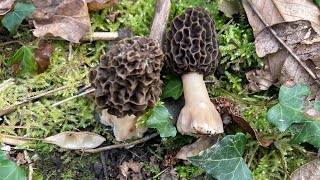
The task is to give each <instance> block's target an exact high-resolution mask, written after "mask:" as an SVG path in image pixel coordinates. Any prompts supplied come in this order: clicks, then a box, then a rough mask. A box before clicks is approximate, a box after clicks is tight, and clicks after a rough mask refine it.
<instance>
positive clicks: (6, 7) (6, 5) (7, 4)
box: [0, 0, 16, 16]
mask: <svg viewBox="0 0 320 180" xmlns="http://www.w3.org/2000/svg"><path fill="white" fill-rule="evenodd" d="M15 1H16V0H2V1H0V16H2V15H5V14H7V13H8V12H9V11H10V10H11V8H12V7H13V4H14V3H15Z"/></svg>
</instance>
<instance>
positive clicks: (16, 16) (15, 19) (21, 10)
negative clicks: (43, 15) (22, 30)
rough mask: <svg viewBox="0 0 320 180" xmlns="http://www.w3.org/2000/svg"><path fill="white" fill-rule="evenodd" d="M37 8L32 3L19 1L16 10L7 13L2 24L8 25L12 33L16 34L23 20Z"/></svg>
mask: <svg viewBox="0 0 320 180" xmlns="http://www.w3.org/2000/svg"><path fill="white" fill-rule="evenodd" d="M35 10H36V8H35V7H34V6H33V5H32V4H30V3H24V2H18V3H17V4H16V5H15V7H14V11H13V12H10V13H8V14H6V15H5V16H4V17H3V19H2V25H3V26H4V27H6V28H7V29H8V30H9V31H10V33H11V34H16V30H17V29H18V27H19V26H20V24H21V23H22V21H23V20H24V19H25V18H26V17H27V16H28V15H29V14H31V13H32V12H33V11H35Z"/></svg>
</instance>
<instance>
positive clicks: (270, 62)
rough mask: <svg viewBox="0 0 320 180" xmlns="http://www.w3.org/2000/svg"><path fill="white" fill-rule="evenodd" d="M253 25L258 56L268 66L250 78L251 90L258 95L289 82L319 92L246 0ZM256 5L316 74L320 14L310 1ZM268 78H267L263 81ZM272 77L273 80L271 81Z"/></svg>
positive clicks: (273, 0) (254, 2)
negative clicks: (260, 92) (306, 86)
mask: <svg viewBox="0 0 320 180" xmlns="http://www.w3.org/2000/svg"><path fill="white" fill-rule="evenodd" d="M242 2H243V6H244V8H245V11H246V13H247V17H248V20H249V23H250V25H251V26H252V28H253V31H254V35H255V37H256V40H255V45H256V51H257V55H258V56H259V57H264V58H265V60H266V63H265V64H266V65H265V68H264V69H263V70H261V71H260V73H256V72H254V71H253V72H249V74H247V77H249V78H248V80H249V85H248V86H247V88H248V89H249V90H251V91H254V92H258V91H261V90H266V89H268V88H269V87H270V86H271V85H272V83H271V82H275V83H276V84H275V85H277V86H281V85H282V84H283V83H285V82H287V81H294V82H296V83H303V84H305V85H309V86H311V87H312V89H313V92H316V91H318V87H317V86H316V83H315V81H314V80H313V78H312V77H311V76H310V75H309V73H307V71H306V70H305V69H304V68H303V67H302V66H301V65H300V64H299V63H298V62H297V60H295V59H294V58H293V57H292V56H291V55H290V54H289V53H288V52H287V50H285V49H284V47H283V46H282V45H281V44H280V43H279V42H278V41H277V40H276V39H275V37H274V36H273V35H272V34H271V32H270V31H269V30H268V29H267V28H265V25H264V24H263V23H262V21H261V20H260V19H259V17H258V16H257V15H256V14H255V13H254V11H253V10H252V8H251V7H250V5H249V4H248V0H242ZM252 3H253V5H254V6H255V8H256V9H257V11H259V13H260V14H261V16H262V17H263V19H264V20H265V21H266V22H267V23H268V24H269V25H270V26H271V28H272V29H274V30H275V32H276V33H277V35H278V36H279V38H280V39H282V40H283V41H284V42H285V43H286V45H287V46H288V47H289V48H291V49H292V50H293V52H294V53H295V54H297V55H298V56H299V57H300V58H301V59H302V60H303V61H304V62H305V63H306V65H307V66H308V67H309V68H310V69H311V70H312V71H313V73H314V74H319V70H317V69H316V67H317V66H318V65H320V62H319V58H318V57H320V51H319V50H318V49H319V47H320V43H319V40H320V36H319V33H320V20H319V16H320V11H319V9H318V7H317V6H316V5H315V4H314V3H313V2H312V1H310V0H281V1H280V0H272V1H258V0H253V1H252ZM263 74H267V78H266V77H263ZM270 75H271V77H272V79H271V78H270Z"/></svg>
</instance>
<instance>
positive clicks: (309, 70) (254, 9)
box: [247, 0, 320, 84]
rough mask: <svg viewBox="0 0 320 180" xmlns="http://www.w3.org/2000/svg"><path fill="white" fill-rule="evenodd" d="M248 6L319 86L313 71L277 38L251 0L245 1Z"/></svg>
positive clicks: (319, 82)
mask: <svg viewBox="0 0 320 180" xmlns="http://www.w3.org/2000/svg"><path fill="white" fill-rule="evenodd" d="M247 2H248V4H249V5H250V7H251V9H252V10H253V11H254V13H255V14H256V15H257V16H258V17H259V19H260V20H261V21H262V23H263V24H264V25H265V27H266V28H267V29H268V30H269V31H270V32H271V34H272V35H273V36H274V37H275V38H276V39H277V40H278V41H279V43H280V44H281V45H282V46H283V47H284V48H285V49H286V50H287V51H288V52H289V53H290V54H291V56H293V58H294V59H295V60H296V61H298V63H299V64H300V65H301V66H302V67H303V68H304V69H305V70H306V71H307V73H308V74H309V75H310V76H311V77H312V78H313V80H314V81H315V82H317V83H318V84H320V81H319V79H318V77H317V76H316V75H315V74H314V73H313V71H312V70H311V69H310V68H309V67H308V66H307V65H306V64H305V63H304V62H303V61H302V60H301V59H300V57H299V56H297V55H296V54H295V53H294V52H293V51H292V49H291V48H290V47H288V46H287V44H286V43H285V42H284V41H283V40H282V39H281V38H279V36H278V35H277V32H276V31H275V30H274V29H272V27H271V26H270V25H269V24H268V23H267V22H266V21H265V19H264V18H263V17H262V16H261V14H260V13H259V11H258V10H257V9H256V7H255V6H254V5H253V3H252V1H251V0H247Z"/></svg>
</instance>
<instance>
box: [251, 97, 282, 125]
mask: <svg viewBox="0 0 320 180" xmlns="http://www.w3.org/2000/svg"><path fill="white" fill-rule="evenodd" d="M275 99H276V96H272V97H271V98H270V99H269V100H268V101H266V102H265V103H263V104H262V106H260V107H259V108H258V109H257V110H256V111H255V112H254V114H253V115H252V116H251V118H250V119H249V121H248V122H251V121H252V120H253V118H254V117H255V116H256V115H257V114H258V112H259V111H260V110H261V109H262V108H264V107H266V105H267V104H269V103H270V102H271V101H273V100H275Z"/></svg>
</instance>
